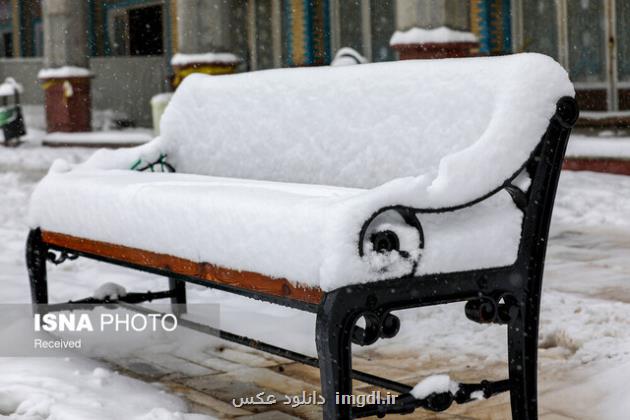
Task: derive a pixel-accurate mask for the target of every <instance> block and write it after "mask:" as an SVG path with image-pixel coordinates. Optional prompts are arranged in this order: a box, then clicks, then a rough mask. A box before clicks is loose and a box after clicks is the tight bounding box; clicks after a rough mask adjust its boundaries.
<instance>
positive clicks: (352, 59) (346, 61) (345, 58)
mask: <svg viewBox="0 0 630 420" xmlns="http://www.w3.org/2000/svg"><path fill="white" fill-rule="evenodd" d="M367 62H368V61H367V58H365V57H363V56H362V55H361V54H359V52H358V51H357V50H355V49H354V48H350V47H343V48H341V49H339V51H337V54H335V58H333V61H332V62H331V63H330V65H331V66H352V65H355V64H366V63H367Z"/></svg>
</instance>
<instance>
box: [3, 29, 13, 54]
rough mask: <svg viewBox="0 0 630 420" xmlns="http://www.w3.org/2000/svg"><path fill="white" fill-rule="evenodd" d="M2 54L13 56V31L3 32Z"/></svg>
mask: <svg viewBox="0 0 630 420" xmlns="http://www.w3.org/2000/svg"><path fill="white" fill-rule="evenodd" d="M2 56H3V57H13V33H11V32H4V33H3V34H2Z"/></svg>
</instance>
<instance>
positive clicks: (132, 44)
mask: <svg viewBox="0 0 630 420" xmlns="http://www.w3.org/2000/svg"><path fill="white" fill-rule="evenodd" d="M109 22H110V27H109V31H110V35H109V37H110V39H109V43H110V53H111V54H112V55H161V54H163V53H164V30H163V23H162V6H161V5H156V6H148V7H137V8H131V9H114V10H112V11H110V12H109Z"/></svg>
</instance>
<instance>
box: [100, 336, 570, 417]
mask: <svg viewBox="0 0 630 420" xmlns="http://www.w3.org/2000/svg"><path fill="white" fill-rule="evenodd" d="M554 357H558V356H551V355H549V356H547V355H546V352H545V350H542V351H541V365H543V366H544V365H545V360H549V359H551V358H554ZM448 362H449V361H448V360H440V359H435V360H433V363H431V364H429V365H424V366H420V365H419V363H418V362H417V357H414V355H411V354H407V355H405V354H403V355H402V356H401V357H400V358H396V359H389V358H388V359H383V360H379V359H372V360H368V359H366V358H365V357H360V358H355V367H356V368H357V369H361V370H366V371H369V372H371V373H375V374H379V375H387V376H388V377H389V378H391V379H395V380H398V381H401V382H405V383H410V384H413V383H416V382H418V381H419V380H421V379H422V378H423V377H425V376H427V375H431V374H433V373H435V372H441V371H445V370H448ZM110 363H112V364H114V367H115V368H116V369H118V370H119V371H120V372H121V373H124V374H127V375H129V376H133V377H136V378H139V379H142V380H145V381H148V382H156V381H158V382H160V383H162V384H164V385H165V386H167V387H168V388H169V389H170V390H171V391H172V392H175V393H178V394H180V395H182V396H184V397H185V398H186V399H187V400H188V401H189V402H190V404H191V410H192V411H193V412H198V413H204V414H209V415H214V416H216V417H219V418H227V419H231V418H240V419H243V420H244V419H279V420H283V419H293V418H300V419H320V418H321V408H320V407H318V406H314V405H308V406H301V407H297V408H292V407H291V406H289V405H285V404H282V401H284V395H295V394H296V390H304V391H306V392H308V393H310V392H312V391H319V371H318V370H317V369H314V368H312V367H309V366H304V365H301V364H298V363H294V362H291V361H289V360H286V359H282V358H279V357H275V356H269V355H267V354H265V353H261V352H258V351H256V350H252V349H249V348H246V347H243V346H237V345H232V344H229V345H226V346H221V347H214V348H211V349H206V350H205V351H204V352H203V353H202V354H199V355H198V357H196V358H195V359H194V360H190V359H183V358H179V357H176V356H172V355H160V356H159V357H157V358H152V359H151V360H149V359H145V358H142V357H133V358H128V359H123V360H118V361H116V362H115V363H113V361H110ZM403 367H404V368H403ZM464 368H465V367H464ZM451 372H452V374H453V377H456V378H458V379H459V380H461V381H471V382H472V381H478V380H479V379H481V378H497V379H498V378H502V377H506V366H504V365H495V366H492V367H489V368H488V367H486V368H485V369H484V370H483V371H479V370H475V369H474V368H468V369H461V370H460V369H458V370H454V371H451ZM554 375H555V373H554V372H553V371H548V372H544V373H542V374H541V380H540V383H541V390H540V393H541V397H540V399H541V404H540V405H541V407H540V410H541V416H540V418H541V420H567V419H572V418H573V417H570V416H568V415H565V414H564V413H562V412H561V410H558V409H554V408H553V406H554V405H555V404H554V401H553V397H552V396H549V397H548V396H547V394H548V391H549V390H550V389H554V388H553V387H552V386H551V384H550V383H549V382H550V380H549V378H551V377H553V376H554ZM552 382H553V381H552ZM373 389H374V388H373V387H371V386H369V385H366V384H363V383H359V382H356V383H355V391H356V392H370V391H372V390H373ZM260 392H265V395H270V394H273V395H275V396H276V398H277V400H278V401H279V402H278V403H276V404H274V405H270V406H249V407H241V408H235V407H234V406H233V405H232V403H231V400H232V399H233V398H236V399H238V398H239V397H243V396H254V395H256V394H258V393H260ZM509 410H510V406H509V397H508V395H507V394H503V395H500V396H496V397H493V398H491V399H489V400H487V401H480V402H475V403H470V404H466V405H463V406H457V405H454V406H452V407H451V408H450V409H449V410H448V411H447V412H446V413H430V412H426V411H423V410H418V411H416V412H415V413H414V414H413V415H409V416H407V417H406V418H409V419H453V420H454V419H485V420H504V419H510V411H509Z"/></svg>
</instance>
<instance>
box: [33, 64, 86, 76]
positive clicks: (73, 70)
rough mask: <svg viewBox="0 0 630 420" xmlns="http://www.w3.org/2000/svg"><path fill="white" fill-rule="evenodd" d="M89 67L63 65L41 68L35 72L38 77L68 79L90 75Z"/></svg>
mask: <svg viewBox="0 0 630 420" xmlns="http://www.w3.org/2000/svg"><path fill="white" fill-rule="evenodd" d="M91 76H92V72H91V71H90V70H89V69H86V68H83V67H76V66H63V67H56V68H48V69H41V70H40V71H39V73H37V78H38V79H68V78H71V77H91Z"/></svg>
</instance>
